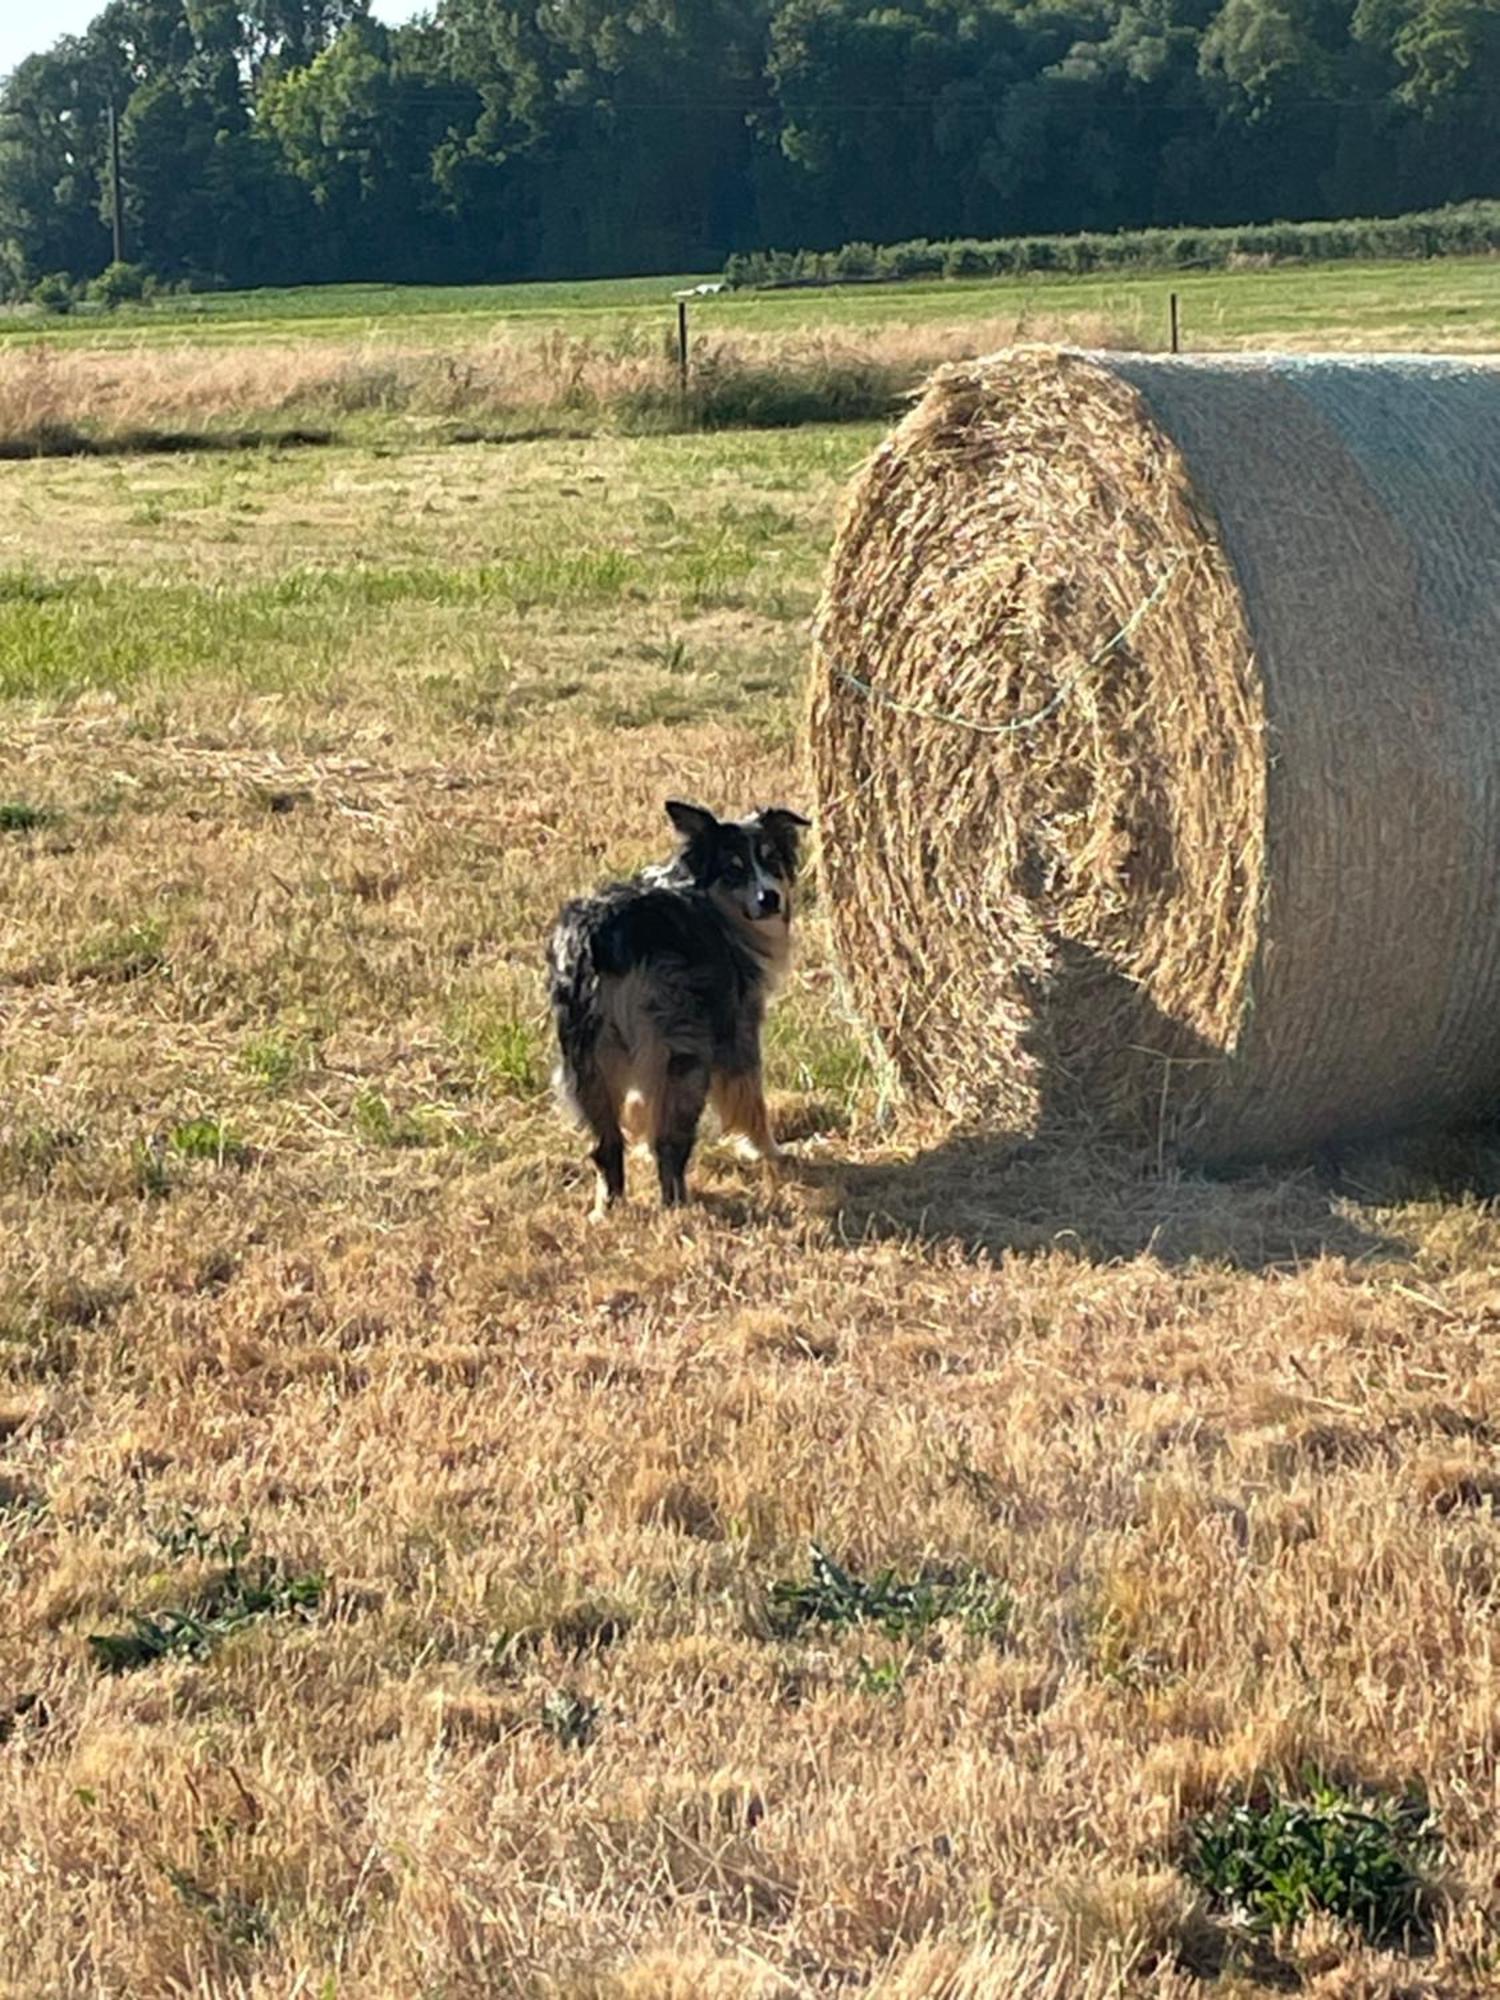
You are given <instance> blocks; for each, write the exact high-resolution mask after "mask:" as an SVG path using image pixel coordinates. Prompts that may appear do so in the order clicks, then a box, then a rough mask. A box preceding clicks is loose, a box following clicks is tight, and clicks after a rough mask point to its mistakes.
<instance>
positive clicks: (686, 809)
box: [667, 799, 719, 840]
mask: <svg viewBox="0 0 1500 2000" xmlns="http://www.w3.org/2000/svg"><path fill="white" fill-rule="evenodd" d="M667 818H668V819H669V820H670V821H671V822H672V824H673V826H675V827H676V829H677V831H678V832H679V833H680V834H681V835H682V837H683V839H684V840H702V839H703V838H704V836H705V835H707V834H710V833H712V832H713V830H714V828H715V827H716V826H717V825H718V823H719V822H718V821H717V820H716V819H715V818H714V816H713V814H712V813H711V812H709V811H708V810H707V808H706V807H704V806H689V805H684V804H683V802H682V800H681V799H668V800H667Z"/></svg>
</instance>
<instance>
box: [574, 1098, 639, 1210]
mask: <svg viewBox="0 0 1500 2000" xmlns="http://www.w3.org/2000/svg"><path fill="white" fill-rule="evenodd" d="M569 1084H570V1088H571V1093H572V1097H573V1101H574V1103H575V1104H576V1105H577V1106H578V1110H579V1113H580V1115H581V1116H582V1118H583V1120H584V1122H585V1124H586V1125H587V1126H588V1128H589V1130H590V1131H591V1132H592V1133H593V1135H594V1149H593V1151H592V1152H591V1153H590V1155H589V1158H590V1159H591V1160H592V1161H593V1163H594V1170H595V1173H596V1174H597V1176H598V1185H597V1187H596V1189H595V1192H594V1220H595V1221H596V1222H597V1221H598V1220H599V1218H600V1217H601V1216H602V1215H603V1214H604V1213H605V1212H606V1210H608V1209H610V1208H612V1207H613V1206H614V1204H615V1203H616V1202H617V1201H619V1200H620V1198H621V1197H622V1195H623V1194H624V1192H625V1134H624V1133H623V1132H622V1131H621V1129H620V1105H619V1100H618V1098H617V1096H616V1093H615V1091H614V1088H613V1086H612V1085H611V1083H610V1080H609V1078H608V1077H606V1076H605V1075H604V1074H603V1073H602V1072H601V1071H600V1070H597V1069H595V1068H593V1067H590V1068H589V1069H588V1070H587V1071H586V1072H585V1073H584V1074H582V1075H575V1076H573V1077H571V1078H570V1079H569Z"/></svg>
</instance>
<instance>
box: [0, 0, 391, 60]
mask: <svg viewBox="0 0 1500 2000" xmlns="http://www.w3.org/2000/svg"><path fill="white" fill-rule="evenodd" d="M104 4H105V0H0V76H5V75H8V74H9V72H10V71H11V70H13V69H14V68H15V66H16V64H17V63H18V62H20V61H22V60H23V58H25V57H26V56H29V55H34V54H35V53H36V51H37V50H38V49H45V48H50V47H51V45H52V44H53V42H55V41H56V40H57V38H58V36H59V35H76V34H77V33H78V32H79V30H80V29H82V28H86V27H87V26H88V24H89V22H90V21H92V20H93V18H94V16H95V15H96V14H98V13H100V12H102V10H103V7H104ZM370 11H371V13H372V14H375V15H378V17H379V18H380V19H381V20H382V21H404V20H406V19H408V18H409V17H410V16H411V15H412V14H415V13H417V12H418V11H419V9H418V6H417V4H416V0H375V4H374V5H373V7H372V8H371V9H370Z"/></svg>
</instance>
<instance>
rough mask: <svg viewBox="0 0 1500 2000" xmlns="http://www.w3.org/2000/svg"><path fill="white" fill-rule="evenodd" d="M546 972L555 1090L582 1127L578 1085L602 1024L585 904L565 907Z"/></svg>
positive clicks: (553, 937) (551, 948) (550, 946)
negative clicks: (554, 1051) (554, 1036)
mask: <svg viewBox="0 0 1500 2000" xmlns="http://www.w3.org/2000/svg"><path fill="white" fill-rule="evenodd" d="M547 970H548V975H549V993H550V998H551V1002H552V1019H553V1022H554V1024H555V1026H556V1028H557V1046H558V1052H559V1057H560V1060H559V1062H558V1065H557V1068H556V1069H555V1070H554V1071H553V1073H552V1087H553V1089H554V1090H555V1091H556V1093H557V1096H558V1100H559V1102H560V1103H561V1104H562V1106H563V1108H564V1109H565V1110H566V1111H568V1112H569V1113H571V1115H572V1116H573V1117H574V1118H576V1119H578V1120H579V1122H580V1123H582V1122H583V1110H582V1107H581V1105H580V1104H579V1101H578V1081H579V1077H580V1076H581V1075H582V1073H583V1072H584V1071H585V1070H587V1069H589V1068H591V1067H592V1065H593V1060H594V1054H595V1051H596V1050H597V1048H598V1046H599V1036H600V1032H601V1029H602V1027H603V1024H604V1015H603V1008H602V1006H601V1003H600V993H599V972H598V968H597V967H596V966H595V964H594V954H593V949H592V944H591V939H590V934H589V925H588V922H587V906H586V905H585V904H583V903H569V904H567V905H566V906H565V907H564V909H563V912H562V914H561V916H559V918H558V920H557V924H556V927H555V928H554V930H553V932H552V937H551V940H550V942H549V944H548V948H547Z"/></svg>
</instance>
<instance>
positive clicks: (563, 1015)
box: [548, 799, 810, 1219]
mask: <svg viewBox="0 0 1500 2000" xmlns="http://www.w3.org/2000/svg"><path fill="white" fill-rule="evenodd" d="M667 817H668V818H669V819H670V820H671V822H672V824H673V826H674V827H675V828H676V829H677V833H678V835H679V838H680V842H681V845H680V847H679V849H678V852H677V854H676V855H675V856H674V857H673V858H672V860H670V861H668V862H664V863H660V864H658V865H656V866H654V867H651V868H647V869H645V870H643V872H642V873H641V874H639V875H637V876H636V877H634V879H633V880H631V881H628V882H612V883H610V884H609V885H608V886H606V887H605V888H603V889H601V890H599V891H598V893H597V894H596V895H593V896H586V897H582V898H580V899H579V900H578V901H576V902H571V903H568V904H567V905H565V907H564V908H563V910H562V913H561V915H560V916H559V917H558V920H557V924H556V927H555V928H554V930H553V932H552V939H551V945H550V949H549V952H548V961H549V971H550V987H551V1000H552V1014H553V1019H554V1021H555V1023H556V1027H557V1040H558V1047H559V1049H560V1051H561V1057H562V1060H561V1063H560V1064H559V1067H558V1072H557V1078H556V1081H557V1083H558V1086H559V1090H560V1094H561V1095H562V1097H563V1100H564V1102H565V1103H566V1104H567V1105H568V1106H569V1108H570V1109H571V1110H572V1111H573V1113H574V1115H575V1116H576V1117H577V1119H578V1121H579V1122H580V1123H581V1124H582V1125H584V1126H585V1127H586V1128H587V1129H588V1130H589V1131H590V1132H591V1133H592V1134H593V1137H594V1147H593V1151H592V1154H591V1155H590V1157H591V1158H592V1160H593V1163H594V1167H595V1170H596V1173H597V1176H598V1191H597V1198H596V1201H595V1204H594V1215H595V1218H596V1219H597V1218H598V1217H600V1216H602V1215H603V1214H604V1213H605V1212H606V1211H607V1210H608V1209H609V1208H610V1207H612V1206H613V1204H614V1203H615V1202H617V1201H619V1200H620V1199H621V1197H622V1196H623V1195H624V1192H625V1148H626V1145H627V1144H629V1143H645V1144H648V1145H649V1146H650V1147H651V1149H652V1151H653V1152H654V1153H655V1155H656V1171H657V1178H658V1180H659V1182H660V1185H661V1199H662V1203H663V1206H664V1207H667V1208H675V1207H677V1206H678V1205H679V1204H680V1203H682V1202H684V1201H685V1200H686V1199H687V1168H688V1161H689V1160H690V1159H691V1157H692V1152H693V1146H694V1144H695V1142H696V1140H697V1136H698V1125H699V1121H700V1120H701V1118H702V1116H703V1110H704V1106H705V1105H706V1104H707V1103H709V1102H710V1100H711V1101H712V1103H713V1106H714V1109H715V1110H716V1111H717V1112H718V1114H719V1119H720V1122H721V1123H722V1125H723V1127H724V1129H725V1131H726V1132H732V1133H736V1134H738V1135H739V1136H741V1137H742V1138H744V1139H745V1140H747V1141H748V1142H749V1144H750V1146H751V1147H752V1149H753V1150H754V1152H755V1153H756V1154H757V1155H758V1156H759V1157H760V1158H761V1159H762V1160H763V1161H765V1162H766V1164H767V1168H768V1170H774V1161H775V1156H776V1146H775V1141H774V1139H773V1138H772V1135H771V1122H770V1119H769V1117H768V1115H767V1112H766V1100H765V1092H764V1089H763V1086H762V1081H761V1050H760V1037H761V1024H762V1022H763V1020H764V1018H765V1011H766V1003H767V1001H768V1000H769V999H770V996H771V994H772V992H773V991H774V990H775V988H776V986H777V985H778V984H779V982H780V980H781V979H782V978H783V976H784V975H785V973H786V970H787V966H788V963H789V960H790V956H791V924H792V887H793V882H794V880H795V877H796V873H797V863H798V859H799V844H800V839H801V835H802V832H803V830H804V829H805V828H806V827H807V826H808V825H809V824H810V822H809V821H807V820H805V819H804V818H803V817H802V815H801V814H800V813H795V812H790V811H788V809H787V808H786V807H785V806H773V807H771V808H770V809H769V810H767V811H761V812H755V813H752V814H751V815H750V816H749V817H748V818H746V819H740V820H719V819H715V817H714V815H713V814H712V813H711V812H709V811H708V810H707V809H706V808H705V807H703V806H695V805H685V804H684V803H683V802H682V801H681V800H680V799H669V800H668V801H667Z"/></svg>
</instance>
